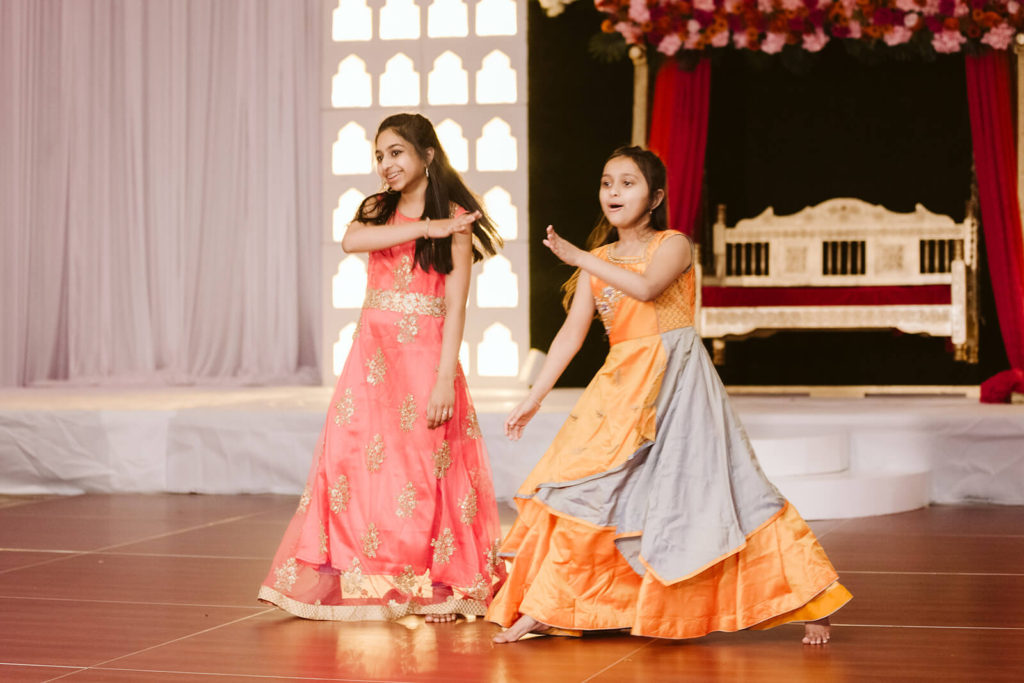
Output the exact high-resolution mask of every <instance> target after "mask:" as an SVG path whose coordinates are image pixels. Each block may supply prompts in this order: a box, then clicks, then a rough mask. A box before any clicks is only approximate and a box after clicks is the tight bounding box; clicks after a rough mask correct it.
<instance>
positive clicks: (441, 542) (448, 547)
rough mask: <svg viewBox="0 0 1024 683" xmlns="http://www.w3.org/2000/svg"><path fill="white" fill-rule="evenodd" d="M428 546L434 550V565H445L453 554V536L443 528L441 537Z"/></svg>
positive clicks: (448, 530) (447, 529)
mask: <svg viewBox="0 0 1024 683" xmlns="http://www.w3.org/2000/svg"><path fill="white" fill-rule="evenodd" d="M430 545H431V546H432V547H433V548H434V564H446V563H447V562H448V560H450V559H451V558H452V554H453V553H454V552H455V534H453V533H452V530H451V529H449V528H447V527H445V529H444V530H443V531H442V532H441V535H440V536H438V537H437V538H435V539H433V540H432V541H431V542H430Z"/></svg>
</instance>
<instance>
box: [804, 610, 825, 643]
mask: <svg viewBox="0 0 1024 683" xmlns="http://www.w3.org/2000/svg"><path fill="white" fill-rule="evenodd" d="M831 638H832V626H831V625H830V623H829V620H828V617H825V618H824V619H818V620H817V621H808V622H806V623H805V624H804V640H803V643H804V645H824V644H825V643H827V642H828V641H829V640H830V639H831Z"/></svg>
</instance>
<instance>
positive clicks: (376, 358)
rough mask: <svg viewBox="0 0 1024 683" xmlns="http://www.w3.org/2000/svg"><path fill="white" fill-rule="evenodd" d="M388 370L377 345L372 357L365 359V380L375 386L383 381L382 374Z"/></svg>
mask: <svg viewBox="0 0 1024 683" xmlns="http://www.w3.org/2000/svg"><path fill="white" fill-rule="evenodd" d="M387 371H388V363H387V361H386V360H384V352H383V351H381V349H380V347H377V353H375V354H373V358H371V359H370V360H368V361H366V381H367V382H369V383H370V384H372V385H374V386H377V385H378V384H380V383H381V382H383V381H384V374H385V373H386V372H387Z"/></svg>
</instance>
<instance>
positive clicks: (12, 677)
mask: <svg viewBox="0 0 1024 683" xmlns="http://www.w3.org/2000/svg"><path fill="white" fill-rule="evenodd" d="M0 657H2V655H0ZM78 670H79V669H78V668H77V667H58V666H28V665H22V664H4V663H3V662H0V681H3V682H4V683H42V682H43V681H49V680H52V679H54V678H56V677H57V676H64V675H67V674H69V673H72V672H74V671H78Z"/></svg>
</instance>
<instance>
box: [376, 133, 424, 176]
mask: <svg viewBox="0 0 1024 683" xmlns="http://www.w3.org/2000/svg"><path fill="white" fill-rule="evenodd" d="M432 151H433V150H427V153H428V155H430V154H431V152H432ZM374 157H376V159H377V174H378V175H380V177H381V178H382V179H383V180H384V182H386V183H387V184H388V187H390V188H391V189H392V190H394V191H395V192H402V191H404V190H406V189H409V188H411V187H415V186H416V185H417V184H419V183H421V182H426V166H427V164H428V163H429V161H430V160H429V159H423V158H421V157H420V155H419V154H418V153H417V152H416V148H415V147H414V146H413V145H412V143H410V142H409V141H408V140H406V139H405V138H403V137H402V136H400V135H399V134H398V133H396V132H395V131H394V130H393V129H391V128H387V129H385V130H382V131H381V132H380V135H378V136H377V149H376V150H375V151H374Z"/></svg>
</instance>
